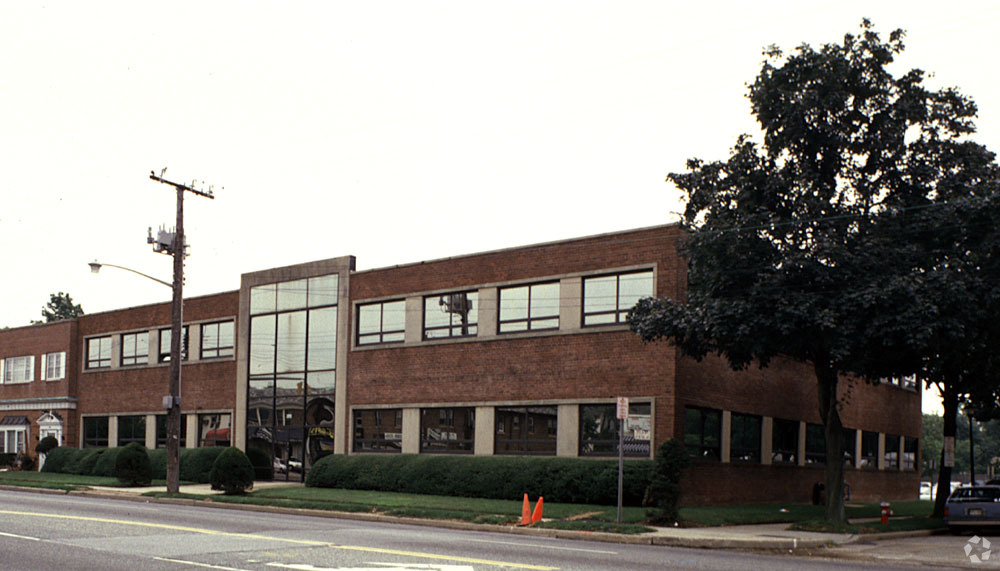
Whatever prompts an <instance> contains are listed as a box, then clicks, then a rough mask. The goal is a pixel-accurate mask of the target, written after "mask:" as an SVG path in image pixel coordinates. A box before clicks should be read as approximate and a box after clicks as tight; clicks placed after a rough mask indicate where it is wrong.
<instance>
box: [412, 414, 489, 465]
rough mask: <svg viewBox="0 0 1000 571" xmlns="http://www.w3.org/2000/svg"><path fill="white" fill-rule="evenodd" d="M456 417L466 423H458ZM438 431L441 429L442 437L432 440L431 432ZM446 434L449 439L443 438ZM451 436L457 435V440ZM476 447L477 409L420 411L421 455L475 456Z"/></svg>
mask: <svg viewBox="0 0 1000 571" xmlns="http://www.w3.org/2000/svg"><path fill="white" fill-rule="evenodd" d="M456 417H459V418H460V419H465V421H464V422H456V420H455V418H456ZM438 429H441V430H440V435H441V436H442V437H438V438H431V437H430V435H431V431H432V430H438ZM445 429H447V430H445ZM445 434H447V435H448V437H447V438H444V437H443V436H444V435H445ZM451 435H455V438H451ZM475 447H476V408H475V407H471V406H448V407H427V408H421V409H420V453H421V454H473V453H474V452H475Z"/></svg>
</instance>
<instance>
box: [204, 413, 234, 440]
mask: <svg viewBox="0 0 1000 571" xmlns="http://www.w3.org/2000/svg"><path fill="white" fill-rule="evenodd" d="M231 427H232V418H231V416H230V415H229V414H225V413H209V414H199V415H198V446H229V445H230V444H229V443H230V441H231V438H230V432H231V430H230V429H231Z"/></svg>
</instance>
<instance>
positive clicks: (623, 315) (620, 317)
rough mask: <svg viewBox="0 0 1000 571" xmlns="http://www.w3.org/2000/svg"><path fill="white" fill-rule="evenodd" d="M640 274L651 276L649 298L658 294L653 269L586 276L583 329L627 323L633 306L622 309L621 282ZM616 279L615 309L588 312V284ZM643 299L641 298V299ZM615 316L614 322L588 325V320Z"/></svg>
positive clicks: (583, 285) (583, 296)
mask: <svg viewBox="0 0 1000 571" xmlns="http://www.w3.org/2000/svg"><path fill="white" fill-rule="evenodd" d="M639 274H649V285H650V292H649V294H648V296H646V297H649V296H652V295H654V294H655V293H656V274H655V272H654V271H653V269H652V268H648V269H644V270H629V271H623V272H617V273H609V274H600V275H594V276H584V278H583V284H582V290H581V304H580V305H581V314H582V317H581V321H580V323H581V324H582V326H583V327H599V326H602V325H621V324H623V323H625V322H626V319H627V316H628V312H629V311H630V310H631V309H632V307H633V306H629V307H624V308H623V307H622V291H621V280H622V278H623V277H627V276H636V275H639ZM611 277H613V278H615V308H614V309H611V310H601V311H587V282H588V281H590V280H600V279H607V278H611ZM640 299H641V298H640ZM607 315H610V316H613V317H614V319H613V320H612V321H601V322H593V323H588V318H590V319H594V318H596V317H599V316H607Z"/></svg>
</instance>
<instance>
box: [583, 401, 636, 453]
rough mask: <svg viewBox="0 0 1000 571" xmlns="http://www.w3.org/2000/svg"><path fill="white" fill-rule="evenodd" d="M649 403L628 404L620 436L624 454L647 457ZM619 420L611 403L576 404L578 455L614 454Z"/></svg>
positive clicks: (616, 451) (616, 449)
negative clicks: (578, 409)
mask: <svg viewBox="0 0 1000 571" xmlns="http://www.w3.org/2000/svg"><path fill="white" fill-rule="evenodd" d="M651 412H652V405H650V403H629V407H628V418H626V419H625V420H624V424H625V432H624V436H623V438H622V444H623V451H624V452H623V454H624V455H625V456H633V457H642V458H648V457H649V453H650V440H649V439H650V435H651V430H650V413H651ZM619 426H620V421H619V419H618V415H617V407H616V406H615V405H614V404H586V405H580V456H618V440H619V438H618V428H619Z"/></svg>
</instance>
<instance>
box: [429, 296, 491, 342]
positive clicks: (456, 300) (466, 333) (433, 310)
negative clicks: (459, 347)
mask: <svg viewBox="0 0 1000 571" xmlns="http://www.w3.org/2000/svg"><path fill="white" fill-rule="evenodd" d="M478 313H479V293H478V292H475V291H466V292H460V293H447V294H444V295H431V296H427V297H425V298H424V339H441V338H444V337H474V336H475V335H476V332H477V323H478V322H479V315H478Z"/></svg>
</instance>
